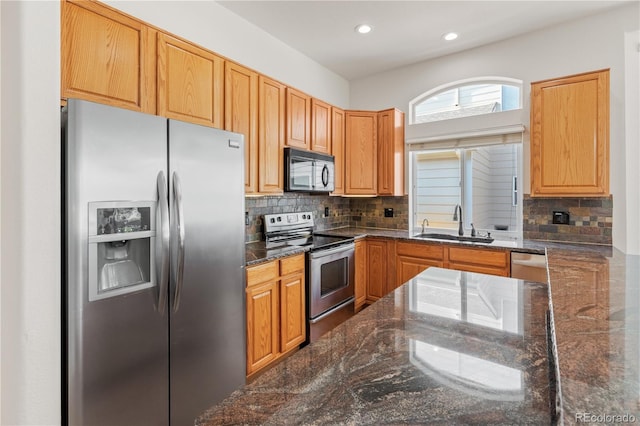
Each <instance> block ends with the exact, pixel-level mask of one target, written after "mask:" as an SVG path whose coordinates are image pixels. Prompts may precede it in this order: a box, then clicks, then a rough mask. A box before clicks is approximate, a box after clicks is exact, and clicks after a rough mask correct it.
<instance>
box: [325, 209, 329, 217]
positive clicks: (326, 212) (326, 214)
mask: <svg viewBox="0 0 640 426" xmlns="http://www.w3.org/2000/svg"><path fill="white" fill-rule="evenodd" d="M324 217H329V207H325V208H324Z"/></svg>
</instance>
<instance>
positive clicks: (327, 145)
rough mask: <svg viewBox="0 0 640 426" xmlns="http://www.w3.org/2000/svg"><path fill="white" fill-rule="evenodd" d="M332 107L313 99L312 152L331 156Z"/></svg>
mask: <svg viewBox="0 0 640 426" xmlns="http://www.w3.org/2000/svg"><path fill="white" fill-rule="evenodd" d="M331 115H332V114H331V105H329V104H328V103H326V102H322V101H321V100H318V99H315V98H313V99H311V150H312V151H315V152H322V153H325V154H331V135H332V129H331Z"/></svg>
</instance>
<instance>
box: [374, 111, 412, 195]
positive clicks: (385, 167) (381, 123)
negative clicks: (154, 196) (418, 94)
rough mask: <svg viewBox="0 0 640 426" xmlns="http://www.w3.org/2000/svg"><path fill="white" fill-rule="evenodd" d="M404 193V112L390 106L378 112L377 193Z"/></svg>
mask: <svg viewBox="0 0 640 426" xmlns="http://www.w3.org/2000/svg"><path fill="white" fill-rule="evenodd" d="M404 194H405V190H404V112H402V111H400V110H398V109H395V108H392V109H388V110H384V111H380V112H379V113H378V195H393V196H401V195H404Z"/></svg>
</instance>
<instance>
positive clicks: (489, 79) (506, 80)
mask: <svg viewBox="0 0 640 426" xmlns="http://www.w3.org/2000/svg"><path fill="white" fill-rule="evenodd" d="M479 84H500V85H507V86H513V87H517V88H519V96H518V98H519V99H518V108H513V109H510V110H507V111H512V110H521V109H522V105H523V96H524V94H523V90H522V88H523V81H522V80H520V79H516V78H510V77H497V76H485V77H473V78H466V79H462V80H457V81H454V82H450V83H445V84H442V85H440V86H437V87H435V88H433V89H430V90H427V91H426V92H424V93H422V94H420V95H418V96H416V97H415V98H413V99H412V100H410V101H409V120H408V122H409V125H410V126H411V125H415V124H425V123H424V122H416V106H417V105H419V104H421V103H422V102H423V101H425V100H427V99H428V98H431V97H433V96H436V95H438V94H440V93H443V92H446V91H449V90H452V89H460V88H461V87H465V86H474V85H479ZM457 96H460V92H459V91H458V95H457ZM500 112H505V111H496V112H493V113H484V114H477V115H490V114H496V113H500ZM477 115H473V116H477ZM459 118H464V117H456V118H448V119H444V120H436V121H430V122H427V123H433V122H438V121H446V120H456V119H459Z"/></svg>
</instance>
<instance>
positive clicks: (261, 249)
mask: <svg viewBox="0 0 640 426" xmlns="http://www.w3.org/2000/svg"><path fill="white" fill-rule="evenodd" d="M317 234H319V235H334V236H341V237H350V238H355V239H358V238H364V237H379V238H391V239H395V240H406V241H423V242H427V241H428V242H429V243H431V244H446V245H452V244H458V245H465V246H476V247H484V248H488V249H499V250H502V249H504V248H508V249H510V250H511V251H519V252H527V253H538V254H544V250H545V247H546V246H547V245H549V244H547V243H543V242H539V241H524V242H523V241H514V240H495V241H494V242H492V243H491V244H485V243H471V242H462V241H447V240H432V239H429V240H425V239H423V238H416V237H414V236H412V235H411V234H410V233H409V231H407V230H395V229H379V228H355V227H347V228H337V229H329V230H323V231H318V232H317ZM562 247H565V245H562ZM305 250H306V249H305V248H303V247H295V246H286V247H280V248H276V249H267V248H266V246H265V242H264V241H255V242H252V243H248V244H247V245H246V264H247V266H250V265H255V264H258V263H262V262H267V261H270V260H274V259H278V258H280V257H284V256H289V255H292V254H296V253H300V252H302V251H305Z"/></svg>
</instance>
